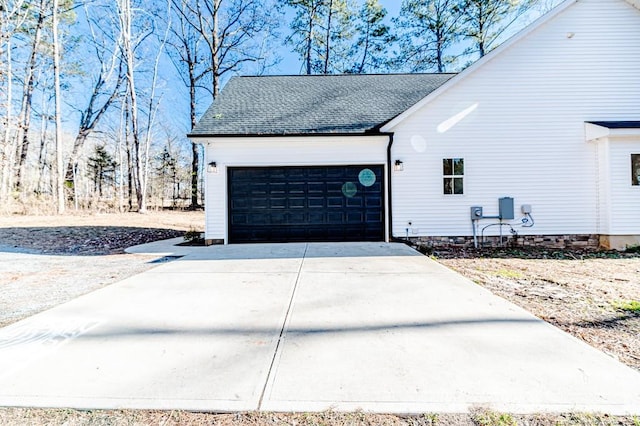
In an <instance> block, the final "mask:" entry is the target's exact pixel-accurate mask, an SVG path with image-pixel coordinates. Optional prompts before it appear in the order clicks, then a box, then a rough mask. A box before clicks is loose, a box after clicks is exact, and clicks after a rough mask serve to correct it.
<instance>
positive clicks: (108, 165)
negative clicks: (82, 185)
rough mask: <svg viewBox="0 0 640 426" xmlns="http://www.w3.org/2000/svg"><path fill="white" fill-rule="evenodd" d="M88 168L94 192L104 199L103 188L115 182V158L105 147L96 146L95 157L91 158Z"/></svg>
mask: <svg viewBox="0 0 640 426" xmlns="http://www.w3.org/2000/svg"><path fill="white" fill-rule="evenodd" d="M87 165H88V168H89V173H90V177H91V179H92V180H93V188H94V191H97V192H98V195H99V196H100V197H102V188H103V186H104V185H106V184H112V183H114V182H115V173H116V166H117V165H118V164H117V163H116V161H115V160H114V158H113V157H112V156H111V154H109V152H108V151H107V150H106V148H105V147H104V145H96V147H95V150H94V153H93V156H92V157H89V160H88V164H87Z"/></svg>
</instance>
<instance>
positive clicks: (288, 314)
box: [257, 244, 309, 411]
mask: <svg viewBox="0 0 640 426" xmlns="http://www.w3.org/2000/svg"><path fill="white" fill-rule="evenodd" d="M308 249H309V244H305V245H304V252H303V253H302V259H301V260H300V266H299V267H298V272H297V274H296V281H295V283H294V284H293V290H292V291H291V297H290V298H289V305H288V306H287V311H286V313H285V315H284V320H283V321H282V327H281V328H280V335H279V336H278V343H276V349H275V350H274V351H273V357H272V358H271V364H270V365H269V371H268V373H267V377H266V379H265V381H264V386H263V387H262V392H261V394H260V400H259V401H258V408H257V410H258V411H260V410H262V403H263V401H264V396H265V393H266V392H267V387H268V386H269V381H270V380H271V376H272V373H273V368H274V366H275V363H276V360H277V359H278V354H279V351H280V346H281V343H282V341H283V340H284V336H285V330H286V328H287V324H288V323H289V318H290V317H291V310H292V309H293V300H294V298H295V296H296V290H297V289H298V284H299V283H300V275H301V273H302V266H303V265H304V259H305V258H306V255H307V250H308Z"/></svg>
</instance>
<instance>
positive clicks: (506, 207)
mask: <svg viewBox="0 0 640 426" xmlns="http://www.w3.org/2000/svg"><path fill="white" fill-rule="evenodd" d="M498 215H499V216H500V219H501V220H513V219H514V218H515V214H514V211H513V198H511V197H502V198H500V199H499V200H498Z"/></svg>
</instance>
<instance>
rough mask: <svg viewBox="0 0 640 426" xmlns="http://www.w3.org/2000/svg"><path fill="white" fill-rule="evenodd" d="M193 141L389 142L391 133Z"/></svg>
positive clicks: (265, 142) (199, 139)
mask: <svg viewBox="0 0 640 426" xmlns="http://www.w3.org/2000/svg"><path fill="white" fill-rule="evenodd" d="M190 139H191V141H192V142H195V143H200V144H204V145H209V144H211V143H216V144H217V143H223V144H228V143H231V144H241V143H247V142H252V143H256V142H257V143H264V144H276V143H280V142H293V143H304V142H310V141H313V142H323V141H325V142H335V141H351V142H372V141H376V142H387V141H388V140H389V135H379V134H375V135H358V134H354V135H353V136H351V135H344V134H341V135H336V136H332V135H312V134H309V135H295V136H286V135H284V136H281V135H277V136H241V137H225V136H216V137H197V138H193V137H192V138H190Z"/></svg>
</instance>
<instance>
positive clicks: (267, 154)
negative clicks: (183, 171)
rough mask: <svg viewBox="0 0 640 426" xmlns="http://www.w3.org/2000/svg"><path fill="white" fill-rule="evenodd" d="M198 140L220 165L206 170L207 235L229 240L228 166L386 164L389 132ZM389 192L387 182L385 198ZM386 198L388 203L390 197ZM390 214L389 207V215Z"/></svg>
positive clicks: (207, 156)
mask: <svg viewBox="0 0 640 426" xmlns="http://www.w3.org/2000/svg"><path fill="white" fill-rule="evenodd" d="M198 142H200V143H205V147H206V152H205V154H206V155H205V158H206V163H209V162H211V161H215V162H216V165H217V167H218V173H206V172H205V173H206V185H205V187H206V193H205V211H206V217H205V238H206V239H213V240H217V239H223V240H225V241H228V239H227V167H272V166H276V167H277V166H334V165H336V166H337V165H358V164H379V165H385V164H386V162H387V145H388V143H389V138H388V137H387V136H371V137H363V136H335V137H334V136H332V137H314V136H306V137H282V138H280V137H262V138H250V137H247V138H216V139H211V140H209V141H203V140H199V141H198ZM205 168H206V167H205ZM385 170H386V168H385ZM385 176H386V171H385ZM386 193H387V189H386V186H385V189H384V194H385V199H386ZM386 202H387V203H388V200H386ZM385 210H386V208H385ZM387 214H388V213H387V212H386V211H385V217H387ZM387 234H388V231H385V235H387Z"/></svg>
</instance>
